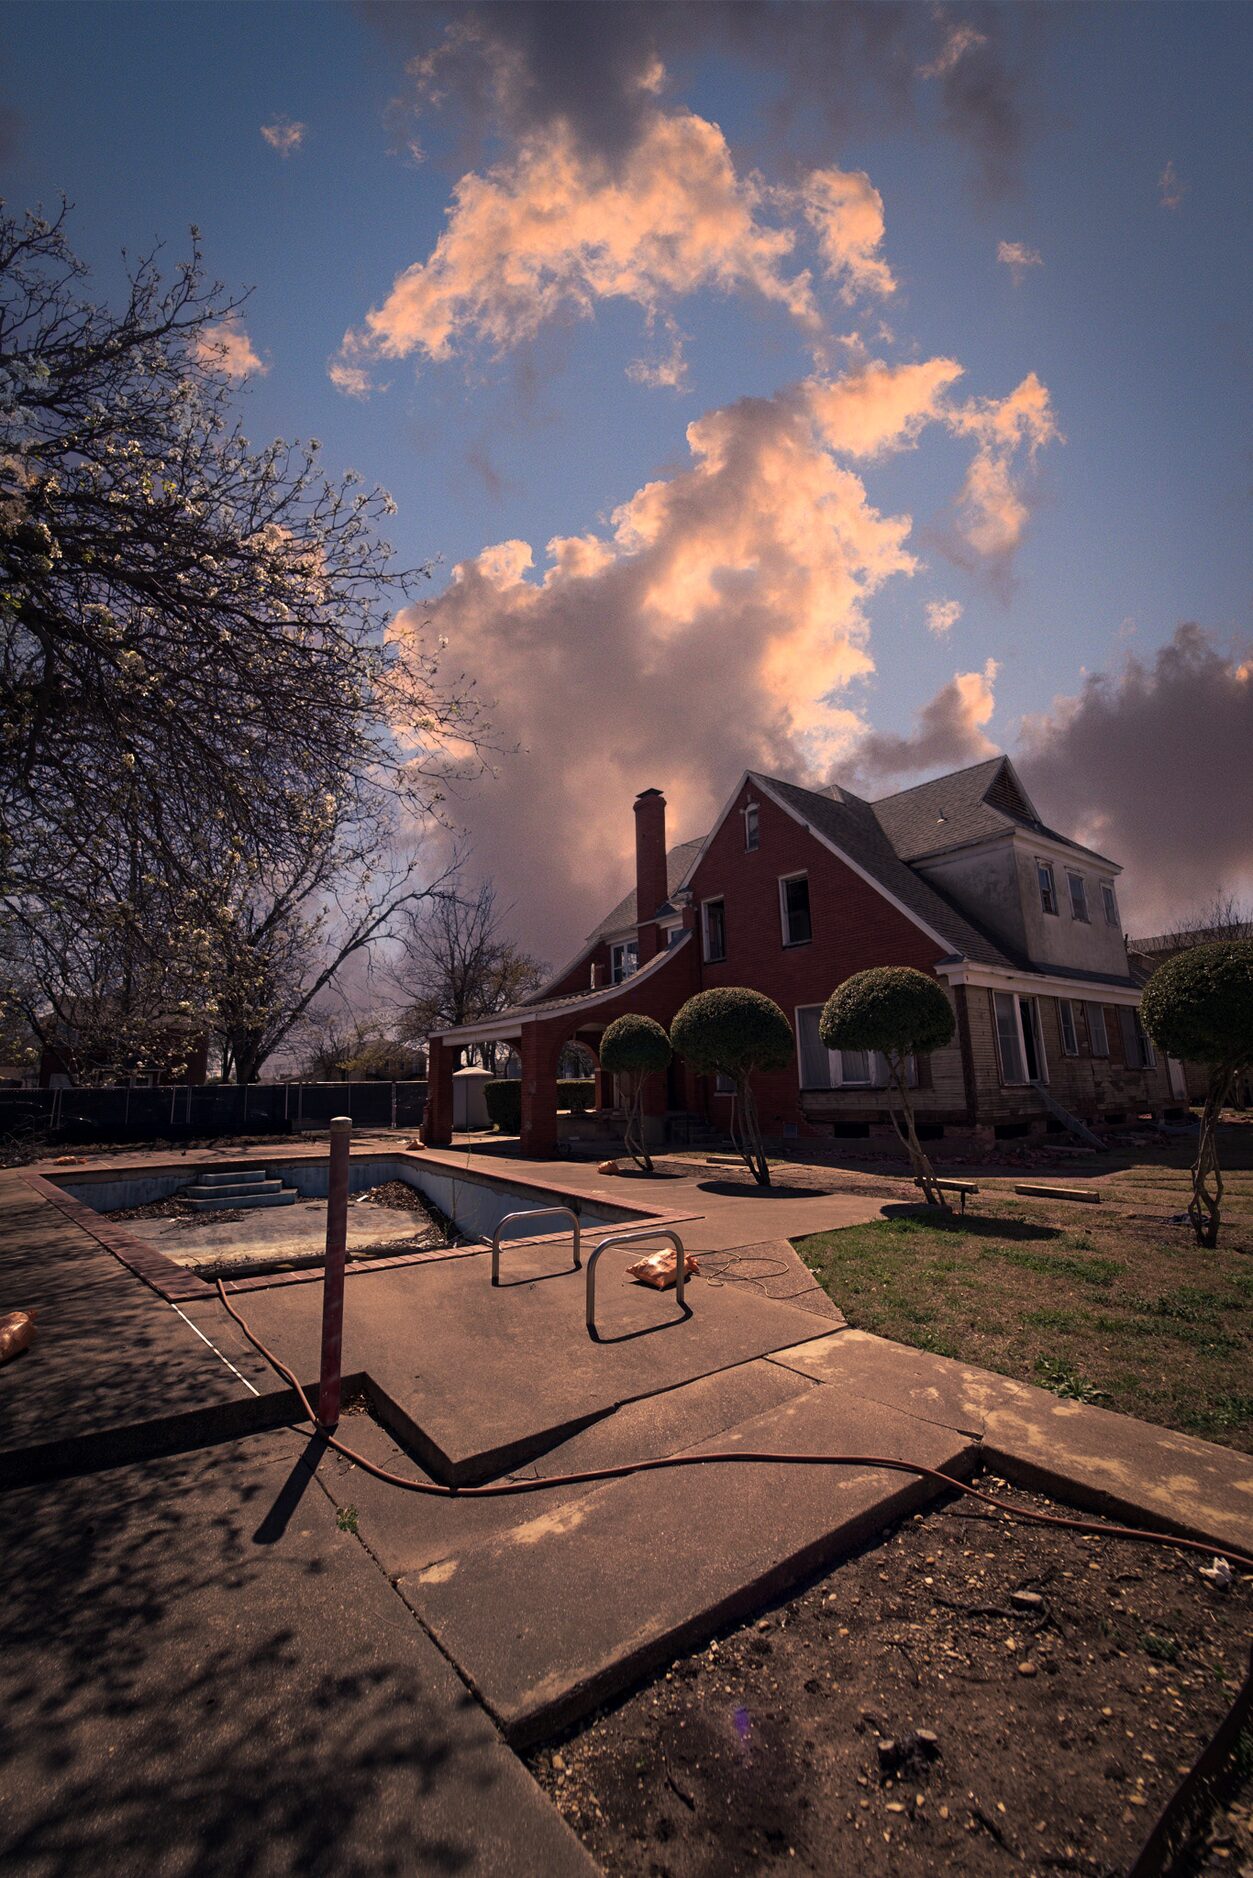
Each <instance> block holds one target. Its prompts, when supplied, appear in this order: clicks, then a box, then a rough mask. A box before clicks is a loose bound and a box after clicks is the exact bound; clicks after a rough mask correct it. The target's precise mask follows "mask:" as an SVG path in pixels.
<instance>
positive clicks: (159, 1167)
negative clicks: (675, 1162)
mask: <svg viewBox="0 0 1253 1878" xmlns="http://www.w3.org/2000/svg"><path fill="white" fill-rule="evenodd" d="M328 1154H329V1150H328V1149H327V1148H325V1147H323V1146H322V1145H321V1144H320V1143H319V1144H317V1145H315V1146H312V1147H310V1149H308V1150H307V1151H305V1152H303V1153H302V1152H295V1153H293V1152H292V1151H291V1150H290V1149H288V1150H287V1151H286V1152H285V1153H283V1154H282V1155H273V1154H269V1153H254V1154H252V1155H248V1156H239V1157H233V1156H228V1157H227V1160H228V1161H237V1164H238V1165H239V1166H241V1167H245V1166H250V1165H255V1164H256V1163H257V1162H258V1161H263V1162H264V1163H265V1165H266V1167H267V1168H268V1167H271V1166H273V1167H275V1168H276V1169H281V1168H282V1167H283V1166H285V1165H289V1164H295V1163H299V1162H304V1161H325V1160H326V1159H327V1158H328ZM350 1158H351V1159H353V1160H371V1161H376V1160H388V1161H400V1162H408V1163H410V1164H411V1165H413V1166H414V1167H421V1166H423V1165H425V1166H428V1167H432V1168H438V1169H439V1171H440V1172H441V1173H444V1174H455V1175H457V1176H458V1177H459V1178H461V1179H464V1180H466V1181H468V1182H470V1183H472V1184H474V1185H476V1186H485V1187H492V1188H495V1189H496V1190H497V1191H502V1192H506V1193H510V1194H516V1193H518V1192H519V1190H521V1192H522V1194H523V1195H524V1197H527V1198H529V1197H531V1196H534V1198H535V1200H536V1202H537V1203H538V1202H540V1201H543V1200H555V1201H557V1202H558V1203H560V1204H561V1205H567V1204H568V1205H569V1206H570V1208H571V1211H572V1212H574V1213H575V1214H576V1215H577V1214H578V1213H579V1212H580V1211H581V1209H582V1208H583V1207H585V1206H591V1205H594V1203H595V1202H596V1201H597V1200H604V1201H605V1203H606V1204H608V1205H610V1206H612V1207H613V1208H614V1209H615V1211H618V1212H621V1213H623V1214H625V1215H626V1218H625V1219H624V1220H623V1221H622V1222H621V1223H622V1224H623V1225H624V1226H627V1227H629V1226H630V1225H631V1224H633V1223H638V1224H639V1225H640V1226H653V1225H655V1226H657V1227H658V1228H659V1229H660V1228H661V1227H663V1226H673V1225H678V1224H681V1223H682V1222H684V1221H686V1220H692V1219H698V1218H701V1217H702V1215H700V1214H697V1213H692V1212H682V1213H680V1212H674V1211H673V1210H669V1209H667V1210H664V1211H659V1210H658V1209H657V1208H655V1207H648V1206H643V1205H641V1204H639V1203H638V1202H632V1201H629V1200H623V1199H620V1198H619V1197H618V1196H617V1194H616V1193H611V1192H609V1191H607V1190H606V1189H603V1188H593V1189H590V1190H589V1189H588V1188H586V1187H575V1186H568V1187H563V1186H558V1185H555V1184H554V1183H553V1181H552V1179H551V1177H550V1178H547V1179H545V1180H544V1181H536V1180H530V1181H529V1180H527V1179H525V1178H524V1177H522V1176H519V1175H516V1174H510V1175H504V1174H497V1173H494V1172H491V1171H489V1170H487V1169H481V1168H479V1167H477V1166H476V1167H474V1168H473V1169H471V1168H470V1167H468V1166H467V1165H466V1164H465V1162H464V1161H463V1159H462V1158H461V1157H460V1156H456V1155H445V1154H432V1153H430V1152H429V1151H428V1150H425V1149H423V1150H420V1151H415V1150H411V1149H410V1150H407V1149H404V1148H393V1147H391V1146H389V1145H387V1144H379V1143H377V1142H370V1143H368V1144H367V1143H364V1142H363V1143H362V1144H361V1146H360V1147H354V1148H353V1150H352V1152H351V1155H350ZM207 1164H208V1165H210V1166H211V1167H212V1170H213V1171H215V1172H218V1173H221V1172H225V1171H229V1169H228V1168H227V1167H226V1166H225V1165H224V1163H223V1162H222V1161H220V1160H212V1161H211V1162H209V1163H207ZM187 1166H188V1157H187V1156H186V1155H178V1156H168V1157H146V1158H144V1159H143V1160H141V1161H136V1162H132V1163H126V1162H124V1163H123V1164H121V1165H119V1164H118V1163H117V1162H115V1161H110V1162H107V1163H105V1164H103V1165H99V1164H95V1165H93V1164H91V1163H88V1164H85V1165H75V1166H74V1167H73V1168H72V1169H71V1168H68V1167H67V1168H66V1170H65V1174H66V1176H67V1177H71V1178H72V1179H73V1180H75V1181H81V1182H83V1183H84V1184H87V1183H89V1182H91V1181H92V1180H96V1181H100V1180H109V1181H120V1180H126V1179H128V1178H133V1179H139V1178H141V1177H142V1176H143V1175H152V1174H160V1173H163V1172H169V1173H175V1172H179V1173H181V1172H184V1171H186V1170H187ZM200 1171H202V1170H201V1169H200V1168H199V1167H197V1168H193V1169H192V1170H191V1172H192V1173H198V1172H200ZM17 1172H18V1174H19V1178H20V1179H21V1180H22V1181H23V1182H24V1183H25V1185H26V1186H28V1187H29V1188H31V1190H32V1191H33V1192H34V1193H36V1194H38V1196H39V1198H40V1199H41V1200H46V1201H47V1202H48V1203H49V1204H50V1205H52V1206H55V1207H56V1208H57V1210H58V1212H60V1213H62V1214H63V1215H64V1216H65V1218H66V1219H68V1220H70V1221H71V1222H72V1224H74V1225H75V1226H78V1227H80V1228H81V1229H82V1231H84V1232H85V1233H87V1234H88V1235H89V1236H90V1237H91V1238H92V1239H94V1240H95V1241H96V1243H97V1244H98V1245H99V1246H101V1247H102V1248H103V1249H104V1250H105V1251H106V1252H109V1253H111V1254H112V1256H113V1257H114V1258H115V1259H117V1260H118V1262H119V1263H120V1264H122V1265H124V1266H125V1267H126V1269H127V1270H128V1271H130V1272H132V1273H133V1274H134V1275H135V1277H136V1278H139V1279H142V1281H143V1282H144V1283H145V1284H146V1285H148V1286H149V1287H150V1288H151V1289H152V1290H153V1291H155V1292H156V1293H157V1295H158V1297H161V1298H164V1299H165V1301H166V1302H167V1303H170V1304H187V1303H203V1302H204V1301H205V1300H206V1299H208V1298H213V1297H216V1296H217V1282H216V1280H214V1279H209V1278H202V1277H200V1276H199V1275H198V1274H197V1273H195V1272H192V1271H189V1270H188V1269H187V1267H186V1266H183V1265H179V1264H177V1263H176V1262H175V1260H173V1259H170V1258H167V1257H166V1256H165V1254H164V1253H163V1252H158V1251H156V1250H155V1249H154V1248H153V1247H152V1246H151V1245H150V1244H149V1243H148V1242H147V1241H146V1240H144V1239H140V1238H138V1237H137V1236H136V1235H135V1234H134V1233H129V1232H127V1231H126V1229H125V1227H124V1226H120V1225H115V1224H111V1223H110V1215H109V1214H108V1213H98V1212H97V1211H96V1209H95V1208H94V1207H92V1206H89V1205H88V1204H87V1202H86V1201H84V1200H80V1199H78V1198H76V1197H75V1195H74V1194H73V1193H72V1192H70V1191H69V1190H68V1188H66V1187H65V1186H62V1185H61V1184H60V1181H59V1179H57V1178H55V1177H54V1176H53V1175H52V1174H50V1173H43V1172H38V1173H37V1172H34V1171H32V1170H30V1169H26V1168H22V1169H19V1170H17ZM418 1191H420V1189H418ZM565 1236H566V1235H564V1234H562V1233H541V1234H539V1235H538V1236H537V1237H536V1238H535V1240H534V1243H535V1244H537V1245H538V1244H543V1243H545V1242H547V1241H549V1240H553V1239H559V1238H562V1237H565ZM486 1244H487V1241H486V1240H478V1241H470V1242H468V1243H466V1244H464V1245H460V1246H437V1247H434V1248H432V1249H430V1250H427V1251H423V1252H411V1253H400V1254H396V1255H394V1256H391V1257H387V1256H386V1255H385V1256H384V1257H382V1258H376V1259H356V1260H352V1259H350V1260H349V1262H348V1266H347V1272H346V1275H347V1276H348V1277H350V1278H352V1277H357V1276H359V1275H361V1274H363V1273H367V1272H372V1271H380V1270H385V1271H395V1270H397V1269H398V1268H399V1267H401V1266H404V1265H421V1264H429V1263H431V1262H433V1261H434V1260H438V1259H447V1258H461V1257H464V1256H465V1255H466V1254H467V1253H471V1252H479V1251H481V1250H482V1249H483V1247H484V1246H485V1245H486ZM321 1280H322V1267H321V1266H320V1265H308V1266H305V1267H303V1268H301V1269H299V1270H297V1271H289V1272H257V1273H251V1274H248V1275H247V1276H244V1277H240V1278H225V1279H223V1280H222V1283H223V1287H224V1289H225V1290H226V1291H228V1292H235V1291H256V1290H260V1289H263V1288H264V1289H268V1288H270V1287H272V1286H277V1285H290V1284H314V1283H321Z"/></svg>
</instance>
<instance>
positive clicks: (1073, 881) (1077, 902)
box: [1066, 872, 1088, 924]
mask: <svg viewBox="0 0 1253 1878" xmlns="http://www.w3.org/2000/svg"><path fill="white" fill-rule="evenodd" d="M1066 879H1067V881H1068V882H1069V884H1070V916H1071V918H1072V919H1081V920H1083V921H1084V923H1085V924H1086V923H1087V918H1088V889H1087V886H1086V885H1085V883H1084V878H1083V875H1082V874H1071V873H1069V872H1068V873H1067V875H1066Z"/></svg>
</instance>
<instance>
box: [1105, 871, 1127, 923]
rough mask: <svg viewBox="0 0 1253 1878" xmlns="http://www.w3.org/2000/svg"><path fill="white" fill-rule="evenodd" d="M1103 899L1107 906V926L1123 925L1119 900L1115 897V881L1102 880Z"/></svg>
mask: <svg viewBox="0 0 1253 1878" xmlns="http://www.w3.org/2000/svg"><path fill="white" fill-rule="evenodd" d="M1101 901H1102V903H1103V905H1104V907H1105V924H1106V925H1107V926H1121V925H1122V921H1121V920H1120V919H1119V917H1118V902H1117V900H1116V899H1115V898H1114V883H1113V881H1111V880H1103V881H1102V882H1101Z"/></svg>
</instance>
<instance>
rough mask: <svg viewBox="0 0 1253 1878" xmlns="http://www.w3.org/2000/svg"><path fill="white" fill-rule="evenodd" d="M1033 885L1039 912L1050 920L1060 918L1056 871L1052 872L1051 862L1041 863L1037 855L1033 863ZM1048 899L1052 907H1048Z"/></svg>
mask: <svg viewBox="0 0 1253 1878" xmlns="http://www.w3.org/2000/svg"><path fill="white" fill-rule="evenodd" d="M1045 874H1047V875H1048V890H1047V897H1046V892H1045V886H1044V875H1045ZM1035 884H1036V890H1037V891H1038V893H1039V895H1040V911H1041V912H1042V913H1046V914H1047V915H1048V917H1049V918H1050V919H1058V918H1060V916H1061V910H1062V909H1061V903H1060V901H1059V900H1058V898H1057V874H1056V871H1055V870H1054V867H1053V863H1052V861H1042V860H1041V859H1040V858H1039V856H1038V855H1037V856H1036V863H1035ZM1049 899H1051V900H1052V902H1053V904H1052V906H1050V905H1049Z"/></svg>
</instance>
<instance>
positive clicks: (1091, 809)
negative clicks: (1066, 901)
mask: <svg viewBox="0 0 1253 1878" xmlns="http://www.w3.org/2000/svg"><path fill="white" fill-rule="evenodd" d="M1250 750H1253V646H1245V647H1243V648H1242V649H1238V650H1235V651H1230V652H1229V651H1224V650H1223V649H1222V648H1221V647H1220V646H1219V645H1218V644H1217V643H1216V641H1215V639H1214V637H1213V635H1212V634H1211V633H1208V632H1207V631H1205V629H1204V628H1203V627H1201V626H1198V625H1196V624H1191V623H1190V624H1185V625H1182V626H1180V627H1179V628H1178V629H1177V631H1176V632H1175V634H1174V636H1173V638H1172V639H1171V640H1170V641H1169V642H1168V643H1167V644H1166V645H1164V646H1162V647H1161V648H1160V649H1159V650H1158V651H1157V652H1156V653H1155V654H1154V655H1153V656H1152V657H1151V658H1138V657H1135V656H1130V657H1128V658H1127V659H1126V662H1125V663H1124V664H1123V665H1122V666H1121V668H1120V669H1118V670H1115V671H1113V672H1096V673H1093V674H1092V675H1090V676H1089V677H1087V678H1085V680H1084V682H1083V685H1082V688H1081V689H1080V691H1079V692H1078V694H1077V695H1076V696H1074V697H1070V698H1060V699H1058V700H1057V701H1056V702H1055V703H1054V705H1053V706H1052V708H1051V709H1050V710H1049V711H1046V712H1043V713H1041V714H1040V715H1039V716H1037V717H1032V718H1028V719H1027V720H1026V721H1025V723H1024V725H1023V732H1022V742H1021V747H1020V753H1019V754H1016V756H1015V762H1016V763H1017V764H1018V766H1019V767H1020V769H1021V771H1022V776H1023V780H1024V782H1025V783H1026V784H1027V786H1028V788H1029V789H1030V790H1031V793H1032V795H1033V797H1034V798H1035V799H1036V801H1037V803H1038V805H1039V808H1040V812H1041V814H1042V815H1044V816H1045V817H1046V819H1047V820H1049V821H1051V822H1052V823H1053V824H1054V825H1055V826H1056V827H1058V828H1060V829H1062V830H1063V832H1065V833H1068V834H1071V835H1073V836H1074V837H1075V838H1076V839H1077V840H1079V841H1083V842H1085V843H1087V844H1089V845H1090V846H1092V847H1094V848H1096V849H1097V850H1098V851H1099V852H1100V853H1102V854H1107V855H1109V857H1110V859H1111V860H1114V861H1118V862H1121V863H1122V865H1123V866H1124V867H1125V868H1126V873H1125V874H1124V876H1123V878H1122V880H1121V881H1120V883H1119V888H1118V897H1119V904H1120V907H1121V909H1122V913H1123V918H1124V921H1125V922H1126V923H1127V925H1128V927H1129V929H1130V930H1131V931H1132V932H1135V931H1137V930H1138V931H1139V932H1140V933H1141V934H1142V935H1143V934H1145V933H1149V932H1159V931H1162V930H1168V929H1169V928H1170V926H1171V924H1172V923H1173V921H1174V919H1175V918H1176V916H1178V915H1179V914H1181V913H1183V912H1186V911H1187V910H1189V909H1190V908H1191V907H1193V906H1196V905H1199V904H1202V903H1204V902H1206V901H1209V900H1212V899H1213V898H1214V897H1215V896H1216V895H1217V894H1219V893H1222V892H1231V893H1235V894H1238V895H1243V896H1245V897H1247V896H1248V895H1249V893H1250V892H1251V891H1253V764H1251V763H1250V762H1249V752H1250Z"/></svg>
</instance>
